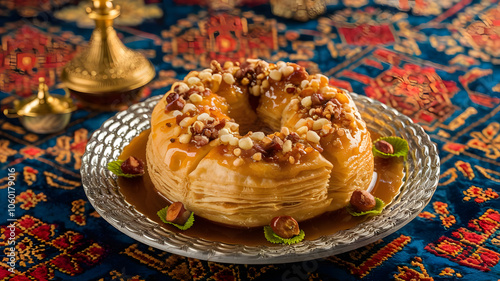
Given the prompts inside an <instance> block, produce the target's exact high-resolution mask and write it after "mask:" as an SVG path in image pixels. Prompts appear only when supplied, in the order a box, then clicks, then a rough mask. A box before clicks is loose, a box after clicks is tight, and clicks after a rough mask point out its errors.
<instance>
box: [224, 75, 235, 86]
mask: <svg viewBox="0 0 500 281" xmlns="http://www.w3.org/2000/svg"><path fill="white" fill-rule="evenodd" d="M222 79H223V80H224V82H226V83H227V84H229V85H233V84H234V82H235V80H234V76H233V75H232V74H230V73H224V74H223V75H222Z"/></svg>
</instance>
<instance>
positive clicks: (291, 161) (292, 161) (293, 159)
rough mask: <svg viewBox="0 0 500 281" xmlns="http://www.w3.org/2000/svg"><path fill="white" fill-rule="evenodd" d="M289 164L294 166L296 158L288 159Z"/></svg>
mask: <svg viewBox="0 0 500 281" xmlns="http://www.w3.org/2000/svg"><path fill="white" fill-rule="evenodd" d="M288 162H290V164H292V165H293V164H294V163H295V158H294V157H293V156H290V157H288Z"/></svg>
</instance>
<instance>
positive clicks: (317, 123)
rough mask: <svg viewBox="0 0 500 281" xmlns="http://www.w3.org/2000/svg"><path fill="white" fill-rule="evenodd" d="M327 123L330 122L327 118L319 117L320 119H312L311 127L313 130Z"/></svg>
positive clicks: (319, 128)
mask: <svg viewBox="0 0 500 281" xmlns="http://www.w3.org/2000/svg"><path fill="white" fill-rule="evenodd" d="M329 123H330V121H329V120H328V119H325V118H320V119H318V120H316V121H314V123H313V126H312V128H313V130H315V131H317V130H321V128H323V126H324V125H326V124H329Z"/></svg>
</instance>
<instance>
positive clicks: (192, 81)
mask: <svg viewBox="0 0 500 281" xmlns="http://www.w3.org/2000/svg"><path fill="white" fill-rule="evenodd" d="M200 82H201V80H200V78H198V77H189V78H188V80H187V83H188V84H189V85H196V84H198V83H200Z"/></svg>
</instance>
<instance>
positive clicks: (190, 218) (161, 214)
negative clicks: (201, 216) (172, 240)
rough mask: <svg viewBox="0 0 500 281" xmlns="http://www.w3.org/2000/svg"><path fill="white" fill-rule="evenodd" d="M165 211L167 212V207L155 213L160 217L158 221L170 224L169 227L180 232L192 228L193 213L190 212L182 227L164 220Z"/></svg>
mask: <svg viewBox="0 0 500 281" xmlns="http://www.w3.org/2000/svg"><path fill="white" fill-rule="evenodd" d="M167 210H168V206H167V207H165V208H163V209H161V210H159V211H158V212H157V213H156V214H157V215H158V216H159V217H160V219H161V221H162V222H164V223H168V224H171V225H173V226H175V227H177V228H178V229H180V230H186V229H188V228H190V227H191V226H193V224H194V212H191V215H189V218H188V220H187V221H186V223H185V224H184V225H180V224H176V223H173V222H170V221H167V220H166V217H167Z"/></svg>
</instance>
